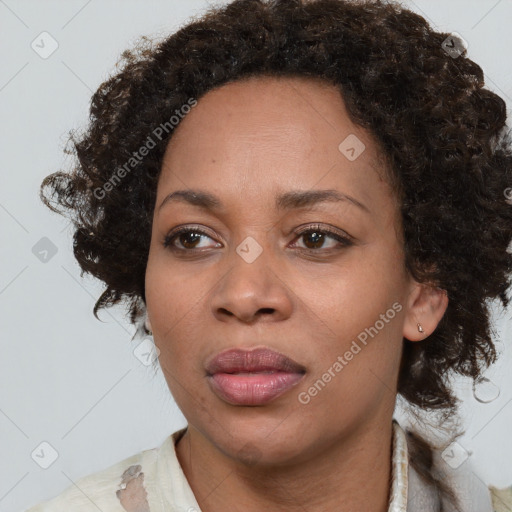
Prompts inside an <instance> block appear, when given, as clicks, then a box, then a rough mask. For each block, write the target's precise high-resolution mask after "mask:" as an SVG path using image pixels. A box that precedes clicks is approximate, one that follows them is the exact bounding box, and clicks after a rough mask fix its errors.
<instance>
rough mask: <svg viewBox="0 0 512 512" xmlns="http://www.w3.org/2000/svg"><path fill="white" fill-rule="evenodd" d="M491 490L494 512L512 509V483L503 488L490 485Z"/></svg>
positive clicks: (508, 511)
mask: <svg viewBox="0 0 512 512" xmlns="http://www.w3.org/2000/svg"><path fill="white" fill-rule="evenodd" d="M489 492H490V493H491V500H492V506H493V508H494V512H510V511H511V510H512V485H511V486H510V487H503V488H501V489H498V488H497V487H494V486H492V485H490V486H489Z"/></svg>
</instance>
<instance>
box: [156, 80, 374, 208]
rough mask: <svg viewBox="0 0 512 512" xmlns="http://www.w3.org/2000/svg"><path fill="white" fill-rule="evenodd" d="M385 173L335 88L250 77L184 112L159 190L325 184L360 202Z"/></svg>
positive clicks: (220, 191)
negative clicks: (357, 198) (185, 113)
mask: <svg viewBox="0 0 512 512" xmlns="http://www.w3.org/2000/svg"><path fill="white" fill-rule="evenodd" d="M347 149H348V150H350V149H353V150H354V151H355V156H356V157H355V158H353V156H354V151H352V153H350V152H349V153H347ZM349 157H350V158H349ZM382 176H383V173H382V164H381V159H380V158H379V153H378V151H377V147H376V144H375V143H374V141H373V139H372V137H371V135H370V134H369V133H368V132H366V131H365V130H363V129H362V128H361V127H360V126H358V125H356V124H354V123H353V122H352V121H351V120H350V118H349V115H348V113H347V110H346V108H345V104H344V101H343V98H342V96H341V93H340V91H339V89H338V88H337V87H336V86H334V85H331V84H328V83H326V82H324V81H322V80H319V79H310V78H304V77H279V78H275V77H253V78H250V79H246V80H243V81H237V82H232V83H228V84H226V85H223V86H221V87H219V88H216V89H214V90H212V91H210V92H208V93H207V94H205V95H204V96H203V97H201V98H200V99H199V101H198V103H197V106H195V107H194V108H193V109H192V110H191V111H190V113H189V114H187V115H186V116H185V117H184V119H183V120H182V121H181V122H180V124H179V126H178V127H177V128H176V129H175V132H174V134H173V136H172V138H171V140H170V142H169V144H168V147H167V150H166V152H165V155H164V159H163V163H162V173H161V177H160V182H159V192H158V195H159V196H161V197H163V194H164V193H169V192H171V191H172V190H177V189H184V188H198V186H199V185H200V188H202V189H204V188H207V189H210V190H212V191H216V192H217V193H216V195H218V196H224V197H228V198H229V197H230V196H232V198H233V199H236V197H240V195H241V194H243V193H244V192H250V194H251V195H252V197H255V196H258V195H260V197H262V196H263V195H265V194H267V193H269V194H275V192H276V191H277V190H285V189H291V188H294V189H302V190H305V189H314V188H322V189H326V188H330V189H338V190H342V191H343V192H344V193H347V194H350V195H352V196H357V197H359V198H360V199H361V201H362V202H364V200H365V198H366V200H367V201H369V199H370V197H369V196H371V195H372V189H373V188H378V187H381V186H382V183H381V182H382ZM373 192H377V191H376V190H373ZM157 200H158V199H157Z"/></svg>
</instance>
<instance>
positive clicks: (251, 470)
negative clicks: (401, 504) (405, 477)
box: [176, 419, 392, 512]
mask: <svg viewBox="0 0 512 512" xmlns="http://www.w3.org/2000/svg"><path fill="white" fill-rule="evenodd" d="M391 447H392V424H391V419H390V420H389V422H388V424H386V425H385V427H383V426H382V424H381V423H380V424H378V425H375V428H367V429H355V431H354V433H353V434H351V435H350V436H347V437H345V438H341V439H336V440H335V441H333V442H332V443H331V444H330V445H328V446H324V447H323V449H322V450H321V451H316V453H315V455H314V456H313V457H310V458H309V459H307V460H306V461H302V462H301V463H300V464H293V465H292V464H291V465H287V466H282V465H281V466H279V467H276V466H269V465H265V466H263V465H259V464H254V465H244V464H242V463H240V462H238V461H235V460H233V459H232V458H229V457H226V456H225V455H224V454H222V453H221V452H220V451H219V450H217V449H216V448H215V447H214V446H212V444H211V443H210V441H208V440H207V439H206V438H205V437H204V436H203V435H202V434H201V433H200V432H199V431H197V430H196V429H194V428H193V427H190V426H189V427H188V429H187V431H186V433H185V435H184V436H183V437H182V439H181V440H180V441H179V442H178V444H177V447H176V452H177V455H178V460H179V462H180V465H181V467H182V469H183V472H184V473H185V476H186V477H187V480H188V482H189V484H190V487H191V489H192V491H193V492H194V495H195V496H196V499H197V501H198V503H199V506H200V507H201V511H202V512H219V511H224V510H233V511H238V510H240V511H241V510H243V511H244V512H259V511H261V510H266V509H268V510H272V511H273V512H274V511H275V512H281V511H283V512H284V511H288V512H295V511H297V512H298V511H300V512H304V510H307V511H308V512H320V511H322V512H328V511H332V512H334V511H336V512H344V511H350V512H387V511H388V502H389V490H390V482H391V455H392V451H391Z"/></svg>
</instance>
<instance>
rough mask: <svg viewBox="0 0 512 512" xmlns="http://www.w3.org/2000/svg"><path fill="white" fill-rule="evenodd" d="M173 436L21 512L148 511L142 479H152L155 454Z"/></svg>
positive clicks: (77, 481)
mask: <svg viewBox="0 0 512 512" xmlns="http://www.w3.org/2000/svg"><path fill="white" fill-rule="evenodd" d="M173 436H174V434H173V435H171V436H168V437H167V438H166V439H165V441H164V442H163V443H162V444H161V445H160V446H158V447H155V448H151V449H149V450H144V451H141V452H139V453H137V454H134V455H132V456H130V457H127V458H125V459H123V460H121V461H119V462H117V463H115V464H113V465H111V466H109V467H107V468H105V469H102V470H100V471H98V472H95V473H91V474H89V475H87V476H83V477H81V478H79V479H77V480H76V481H75V482H73V483H72V484H71V485H69V486H68V487H67V488H65V489H64V491H63V492H62V493H60V494H59V495H58V496H55V497H53V498H51V499H49V500H46V501H44V502H41V503H39V504H37V505H35V506H33V507H31V508H29V509H28V510H26V511H25V512H69V511H70V510H80V512H98V510H101V511H102V512H126V511H138V512H139V511H140V512H146V511H147V512H149V506H148V501H147V499H148V497H147V493H146V486H145V480H146V482H147V479H148V478H150V479H151V478H153V474H152V473H153V472H154V471H155V460H156V459H157V457H158V453H159V451H160V450H161V449H162V447H163V446H164V445H166V444H167V443H168V442H169V440H172V438H173Z"/></svg>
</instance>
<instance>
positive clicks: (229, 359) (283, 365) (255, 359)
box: [206, 347, 306, 375]
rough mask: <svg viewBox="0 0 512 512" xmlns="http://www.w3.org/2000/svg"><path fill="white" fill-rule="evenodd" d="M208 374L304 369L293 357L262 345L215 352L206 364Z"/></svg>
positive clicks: (293, 371)
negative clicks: (249, 348) (247, 348)
mask: <svg viewBox="0 0 512 512" xmlns="http://www.w3.org/2000/svg"><path fill="white" fill-rule="evenodd" d="M206 371H207V372H208V375H214V374H215V373H237V372H264V371H281V372H289V373H305V371H306V369H305V368H304V366H302V365H300V364H299V363H297V362H296V361H294V360H293V359H290V358H289V357H287V356H285V355H284V354H281V353H280V352H276V351H275V350H272V349H269V348H266V347H263V348H255V349H252V350H243V349H238V348H232V349H228V350H224V351H223V352H220V353H219V354H217V355H216V356H215V357H214V358H213V359H211V360H210V361H209V363H208V364H207V365H206Z"/></svg>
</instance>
